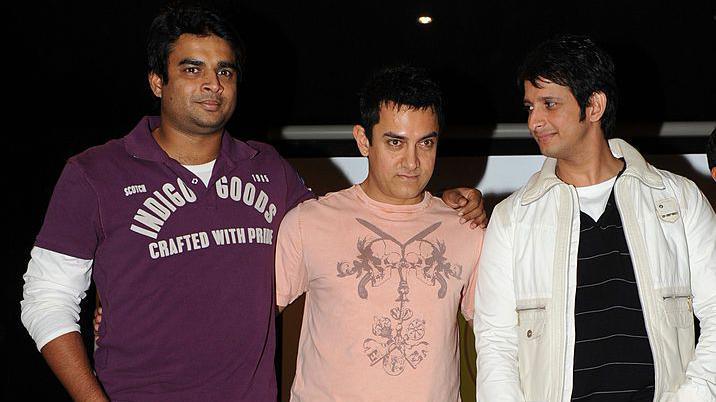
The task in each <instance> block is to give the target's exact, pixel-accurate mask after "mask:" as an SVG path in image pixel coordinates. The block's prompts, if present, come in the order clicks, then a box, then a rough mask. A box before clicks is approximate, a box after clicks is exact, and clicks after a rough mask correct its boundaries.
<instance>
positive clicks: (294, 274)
mask: <svg viewBox="0 0 716 402" xmlns="http://www.w3.org/2000/svg"><path fill="white" fill-rule="evenodd" d="M300 211H301V206H300V205H299V206H297V207H296V208H294V209H292V210H291V211H289V212H288V213H287V214H286V216H285V217H284V218H283V221H281V226H280V227H279V229H278V240H277V241H276V263H275V266H276V305H277V307H278V311H279V313H280V312H282V311H283V309H284V308H285V307H286V306H288V305H289V304H291V303H292V302H293V301H294V300H296V299H297V298H298V297H299V296H301V295H302V294H303V293H305V292H306V290H307V289H308V273H307V271H306V266H305V264H304V260H303V240H302V237H301V225H300V221H299V219H300Z"/></svg>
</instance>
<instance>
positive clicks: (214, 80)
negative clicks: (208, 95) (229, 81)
mask: <svg viewBox="0 0 716 402" xmlns="http://www.w3.org/2000/svg"><path fill="white" fill-rule="evenodd" d="M202 89H203V90H204V91H209V92H213V93H219V94H220V93H221V92H222V91H223V90H224V86H223V85H221V81H220V80H219V76H218V75H217V74H214V73H208V74H206V81H204V84H203V85H202Z"/></svg>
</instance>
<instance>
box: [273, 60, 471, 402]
mask: <svg viewBox="0 0 716 402" xmlns="http://www.w3.org/2000/svg"><path fill="white" fill-rule="evenodd" d="M360 103H361V118H362V122H361V125H357V126H355V128H354V130H353V135H354V137H355V139H356V142H357V145H358V148H359V149H360V152H361V154H362V155H363V156H366V157H368V164H369V171H368V177H367V178H366V179H365V181H364V182H363V183H361V184H359V185H355V186H353V187H350V188H348V189H345V190H342V191H339V192H335V193H329V194H328V195H326V196H325V197H322V198H320V199H318V200H310V201H306V202H304V203H302V204H300V205H299V206H297V207H296V208H295V209H293V210H292V211H290V212H289V213H288V214H287V215H286V217H285V218H284V220H283V222H282V223H281V226H280V229H279V235H278V241H277V249H276V301H277V304H278V306H279V308H280V309H282V308H283V307H285V306H287V305H288V304H290V303H291V302H293V301H294V300H295V299H296V298H298V297H299V296H300V295H302V294H303V293H306V303H305V312H304V316H303V325H302V328H301V337H300V341H299V349H298V362H297V365H296V366H297V367H296V377H295V379H294V382H293V387H292V389H291V400H292V401H311V402H316V401H378V400H384V401H398V400H400V401H405V400H407V401H459V400H460V392H459V391H460V381H459V378H460V375H459V370H460V368H459V347H458V340H459V339H458V337H459V336H458V321H457V314H458V311H460V312H462V314H463V316H464V317H465V318H466V319H467V320H470V319H471V318H472V316H473V307H472V305H473V303H472V301H473V294H474V287H475V283H474V281H475V268H476V266H477V262H478V258H479V255H480V247H481V245H482V237H483V230H482V229H478V230H467V229H465V228H463V227H461V225H460V223H459V221H458V219H459V218H458V217H456V216H455V213H454V212H453V210H452V209H451V208H449V207H448V206H446V205H445V204H444V203H443V202H442V201H441V200H440V199H439V198H436V197H433V196H432V195H431V194H430V193H428V192H426V191H425V190H424V188H425V185H426V184H427V182H428V180H429V179H430V177H431V176H432V173H433V167H434V165H435V155H436V147H437V142H438V137H439V136H438V133H439V131H440V128H441V127H442V96H441V92H440V89H439V87H438V86H437V85H436V84H435V83H434V82H433V81H432V80H430V79H429V78H428V77H427V75H426V74H425V72H424V71H422V70H420V69H416V68H413V67H397V68H389V69H385V70H382V71H380V72H379V73H377V74H376V75H375V76H373V77H372V78H371V79H370V80H369V81H368V82H367V83H366V85H365V87H364V89H363V91H362V93H361V99H360Z"/></svg>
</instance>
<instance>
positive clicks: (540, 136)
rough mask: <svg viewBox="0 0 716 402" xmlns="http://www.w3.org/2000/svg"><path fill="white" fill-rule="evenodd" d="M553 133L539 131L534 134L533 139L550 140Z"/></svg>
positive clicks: (539, 140)
mask: <svg viewBox="0 0 716 402" xmlns="http://www.w3.org/2000/svg"><path fill="white" fill-rule="evenodd" d="M555 135H557V133H540V134H534V137H535V140H537V141H538V142H546V141H549V140H551V139H552V137H554V136H555Z"/></svg>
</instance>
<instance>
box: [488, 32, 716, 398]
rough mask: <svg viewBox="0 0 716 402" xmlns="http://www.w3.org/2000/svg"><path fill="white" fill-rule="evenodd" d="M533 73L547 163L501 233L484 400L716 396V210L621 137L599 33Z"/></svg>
mask: <svg viewBox="0 0 716 402" xmlns="http://www.w3.org/2000/svg"><path fill="white" fill-rule="evenodd" d="M519 80H520V81H519V82H520V83H521V84H522V85H524V105H525V109H526V110H527V112H528V126H529V129H530V132H531V133H532V136H533V137H534V139H535V140H536V141H537V144H538V145H539V148H540V151H541V152H542V154H544V155H545V156H547V159H546V161H545V163H544V166H543V167H542V170H541V171H540V172H538V173H536V174H534V175H533V176H532V178H531V179H530V180H529V182H528V183H527V184H526V185H525V186H524V187H523V188H521V189H520V190H518V191H517V192H515V193H514V194H512V195H511V196H510V197H508V198H507V199H506V200H504V201H503V202H501V203H500V204H499V205H497V206H496V207H495V210H494V212H493V215H492V219H491V222H490V225H489V227H488V230H487V234H486V238H485V242H484V249H483V254H482V257H481V259H480V266H479V270H478V280H477V291H476V300H475V303H476V309H475V311H476V315H475V334H476V347H477V365H478V370H477V373H478V379H477V391H478V400H480V401H487V402H498V401H569V400H572V401H610V402H611V401H617V402H618V401H652V400H653V401H661V402H676V401H679V402H682V401H683V402H685V401H690V402H698V401H716V323H715V321H716V251H715V249H716V216H715V215H714V211H713V209H712V207H711V205H710V204H709V202H708V201H707V200H706V198H705V197H704V196H703V194H702V193H701V192H700V191H699V189H698V188H697V187H696V185H695V184H694V183H693V182H691V181H690V180H688V179H686V178H684V177H681V176H678V175H675V174H673V173H670V172H667V171H663V170H659V169H656V168H654V167H653V166H651V165H649V164H648V163H647V162H646V161H645V160H644V159H643V157H642V156H641V155H640V154H639V152H638V151H637V150H636V149H634V148H633V147H631V146H630V145H629V144H627V143H626V142H625V141H622V140H619V139H612V140H607V138H609V137H610V135H611V134H612V133H613V131H614V122H615V114H616V104H617V97H616V83H615V78H614V64H613V63H612V61H611V58H610V57H609V55H607V54H606V53H604V52H603V51H602V50H601V49H599V48H598V47H597V46H596V45H595V44H594V43H593V42H592V41H591V40H589V39H588V38H584V37H575V36H564V37H560V38H557V39H554V40H550V41H547V42H545V43H543V44H541V45H540V46H538V47H537V48H536V49H535V50H534V51H533V52H532V53H530V55H528V56H527V58H526V60H525V62H524V64H523V66H522V68H521V72H520V75H519ZM694 313H695V314H696V316H697V317H698V319H699V321H700V325H701V334H700V337H699V340H698V344H697V346H696V347H694V343H695V339H694V316H693V314H694Z"/></svg>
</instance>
